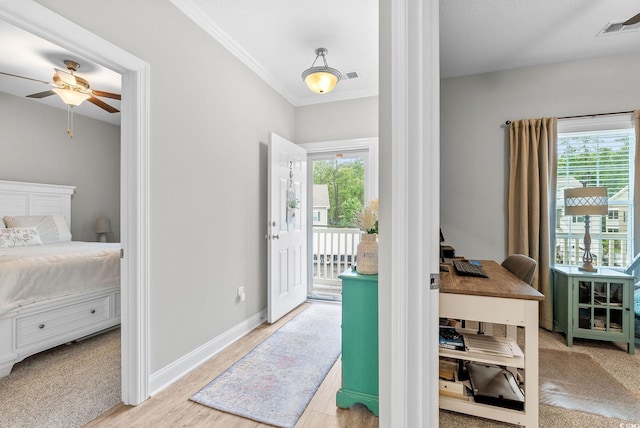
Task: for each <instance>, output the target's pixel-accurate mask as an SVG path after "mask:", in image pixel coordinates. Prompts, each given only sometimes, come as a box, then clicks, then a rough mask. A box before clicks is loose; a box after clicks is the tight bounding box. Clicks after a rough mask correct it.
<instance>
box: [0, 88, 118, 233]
mask: <svg viewBox="0 0 640 428" xmlns="http://www.w3.org/2000/svg"><path fill="white" fill-rule="evenodd" d="M0 129H1V132H2V137H1V138H0V148H1V152H2V154H1V155H0V179H1V180H13V181H27V182H36V183H50V184H67V185H72V186H76V190H75V193H74V195H73V197H72V201H71V223H72V224H71V234H72V235H73V240H74V241H95V240H96V234H95V232H94V224H95V221H96V219H97V218H98V217H106V218H110V219H111V226H112V229H113V232H112V233H111V234H109V235H108V239H109V241H110V242H119V241H120V127H119V126H115V125H111V124H108V123H104V122H100V121H97V120H95V119H91V118H88V117H85V116H78V115H75V118H74V138H73V139H70V138H69V136H68V135H67V133H66V130H67V111H66V110H65V109H58V108H54V107H50V106H47V105H43V104H40V103H37V102H34V101H32V100H27V99H25V98H21V97H15V96H13V95H9V94H5V93H0Z"/></svg>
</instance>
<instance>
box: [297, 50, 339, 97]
mask: <svg viewBox="0 0 640 428" xmlns="http://www.w3.org/2000/svg"><path fill="white" fill-rule="evenodd" d="M327 52H328V51H327V50H326V49H325V48H317V49H316V59H315V60H314V61H313V64H311V67H310V68H308V69H306V70H305V71H303V72H302V80H304V81H305V83H306V84H307V86H308V87H309V89H311V90H312V91H313V92H315V93H316V94H326V93H327V92H331V91H332V90H333V88H335V87H336V85H337V84H338V82H339V81H340V79H341V78H342V74H340V72H339V71H338V70H336V69H335V68H331V67H329V66H328V65H327V58H326V55H327ZM320 57H322V61H323V62H324V66H317V67H316V66H315V65H316V62H317V61H318V58H320Z"/></svg>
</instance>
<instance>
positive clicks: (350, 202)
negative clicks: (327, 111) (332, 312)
mask: <svg viewBox="0 0 640 428" xmlns="http://www.w3.org/2000/svg"><path fill="white" fill-rule="evenodd" d="M301 146H302V147H304V148H305V149H306V150H307V154H308V161H309V168H308V181H307V183H308V186H309V189H308V192H307V194H308V195H309V196H308V204H309V205H308V206H310V207H312V209H311V210H309V211H310V212H309V213H308V214H307V215H308V223H307V224H310V225H313V227H310V228H308V233H309V236H308V251H307V260H308V266H309V269H308V275H309V279H308V281H307V284H308V290H307V294H308V297H309V298H311V299H317V300H331V301H341V292H342V284H341V281H340V279H339V278H338V275H340V273H342V272H343V271H345V270H346V269H348V268H350V267H351V266H352V265H353V263H354V262H355V256H356V249H357V246H358V243H359V242H360V235H361V233H360V230H359V229H358V228H357V227H355V225H354V223H353V219H354V214H355V213H356V212H360V211H361V210H362V209H363V207H364V206H365V204H366V203H367V202H368V201H370V200H372V199H375V198H377V195H378V179H377V177H378V155H377V153H378V152H377V149H378V139H377V138H370V139H358V140H345V141H335V142H323V143H311V144H301Z"/></svg>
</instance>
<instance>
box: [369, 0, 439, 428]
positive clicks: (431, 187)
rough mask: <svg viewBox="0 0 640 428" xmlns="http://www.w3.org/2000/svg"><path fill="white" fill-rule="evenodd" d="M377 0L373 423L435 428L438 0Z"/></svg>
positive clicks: (436, 387)
mask: <svg viewBox="0 0 640 428" xmlns="http://www.w3.org/2000/svg"><path fill="white" fill-rule="evenodd" d="M379 4H380V39H379V42H380V56H379V57H380V60H379V64H380V68H379V70H380V103H379V114H380V133H379V137H380V160H381V162H380V205H379V207H380V233H379V248H380V255H379V259H378V260H379V275H378V278H379V299H380V300H379V324H378V326H379V346H380V348H379V355H380V426H381V427H399V428H403V427H405V428H410V427H436V426H438V377H437V376H438V345H437V343H438V342H437V331H438V323H437V320H438V290H432V289H431V287H430V276H431V275H432V274H434V275H436V277H437V275H438V272H439V266H438V252H439V251H438V246H439V234H438V224H439V222H440V219H439V211H440V203H439V200H440V190H439V174H440V167H439V163H440V138H439V132H440V126H439V119H440V114H439V113H440V93H439V87H440V81H439V67H440V65H439V2H438V0H426V1H424V0H379Z"/></svg>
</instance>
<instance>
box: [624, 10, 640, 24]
mask: <svg viewBox="0 0 640 428" xmlns="http://www.w3.org/2000/svg"><path fill="white" fill-rule="evenodd" d="M638 22H640V13H639V14H637V15H636V16H634V17H633V18H629V19H627V20H626V21H624V22H623V23H622V25H633V24H637V23H638Z"/></svg>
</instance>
